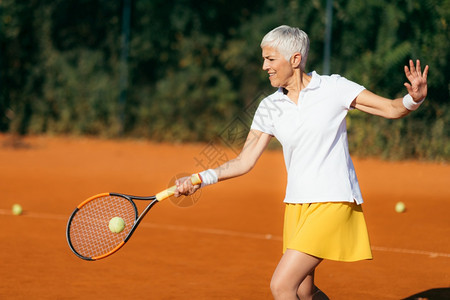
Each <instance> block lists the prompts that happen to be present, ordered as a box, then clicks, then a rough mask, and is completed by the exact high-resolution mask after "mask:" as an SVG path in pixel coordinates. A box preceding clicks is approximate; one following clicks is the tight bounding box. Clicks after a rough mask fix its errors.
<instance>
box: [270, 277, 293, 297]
mask: <svg viewBox="0 0 450 300" xmlns="http://www.w3.org/2000/svg"><path fill="white" fill-rule="evenodd" d="M270 291H271V292H272V295H273V297H274V299H279V298H283V297H285V296H287V295H296V293H297V289H296V288H295V287H292V286H289V285H288V284H287V283H286V282H285V281H283V280H279V279H278V278H276V277H274V278H272V280H271V281H270Z"/></svg>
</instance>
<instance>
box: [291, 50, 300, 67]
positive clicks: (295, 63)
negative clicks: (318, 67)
mask: <svg viewBox="0 0 450 300" xmlns="http://www.w3.org/2000/svg"><path fill="white" fill-rule="evenodd" d="M301 61H302V55H301V54H300V53H298V52H296V53H294V54H293V55H292V56H291V65H292V67H293V68H294V69H295V68H300V63H301Z"/></svg>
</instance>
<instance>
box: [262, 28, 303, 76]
mask: <svg viewBox="0 0 450 300" xmlns="http://www.w3.org/2000/svg"><path fill="white" fill-rule="evenodd" d="M266 46H269V47H273V48H275V49H277V50H278V51H279V52H280V53H281V55H283V56H284V58H286V60H288V61H289V59H291V57H292V55H294V53H296V52H299V53H300V54H301V55H302V61H301V63H300V69H301V70H302V71H305V66H306V60H307V58H308V52H309V38H308V35H307V34H306V33H305V32H304V31H303V30H300V29H298V28H296V27H290V26H287V25H281V26H279V27H277V28H275V29H273V30H271V31H270V32H269V33H267V34H266V35H265V36H264V38H263V39H262V41H261V48H263V47H266Z"/></svg>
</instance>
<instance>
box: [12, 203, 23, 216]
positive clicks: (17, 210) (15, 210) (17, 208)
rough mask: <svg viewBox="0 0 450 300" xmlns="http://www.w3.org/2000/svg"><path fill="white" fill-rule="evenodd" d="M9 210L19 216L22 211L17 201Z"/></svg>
mask: <svg viewBox="0 0 450 300" xmlns="http://www.w3.org/2000/svg"><path fill="white" fill-rule="evenodd" d="M11 211H12V213H13V215H15V216H19V215H21V214H22V212H23V210H22V206H20V204H17V203H16V204H14V205H13V206H12V209H11Z"/></svg>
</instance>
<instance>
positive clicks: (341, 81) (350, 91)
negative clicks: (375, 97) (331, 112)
mask: <svg viewBox="0 0 450 300" xmlns="http://www.w3.org/2000/svg"><path fill="white" fill-rule="evenodd" d="M332 77H334V79H335V80H336V82H335V83H336V85H335V88H336V93H335V95H338V98H339V101H340V103H341V105H342V106H343V107H345V108H346V109H351V108H350V105H351V104H352V102H353V100H355V98H356V97H358V95H359V94H360V93H361V92H362V91H364V90H365V89H366V88H365V87H364V86H362V85H359V84H357V83H355V82H353V81H350V80H348V79H346V78H345V77H342V76H339V75H332Z"/></svg>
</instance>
